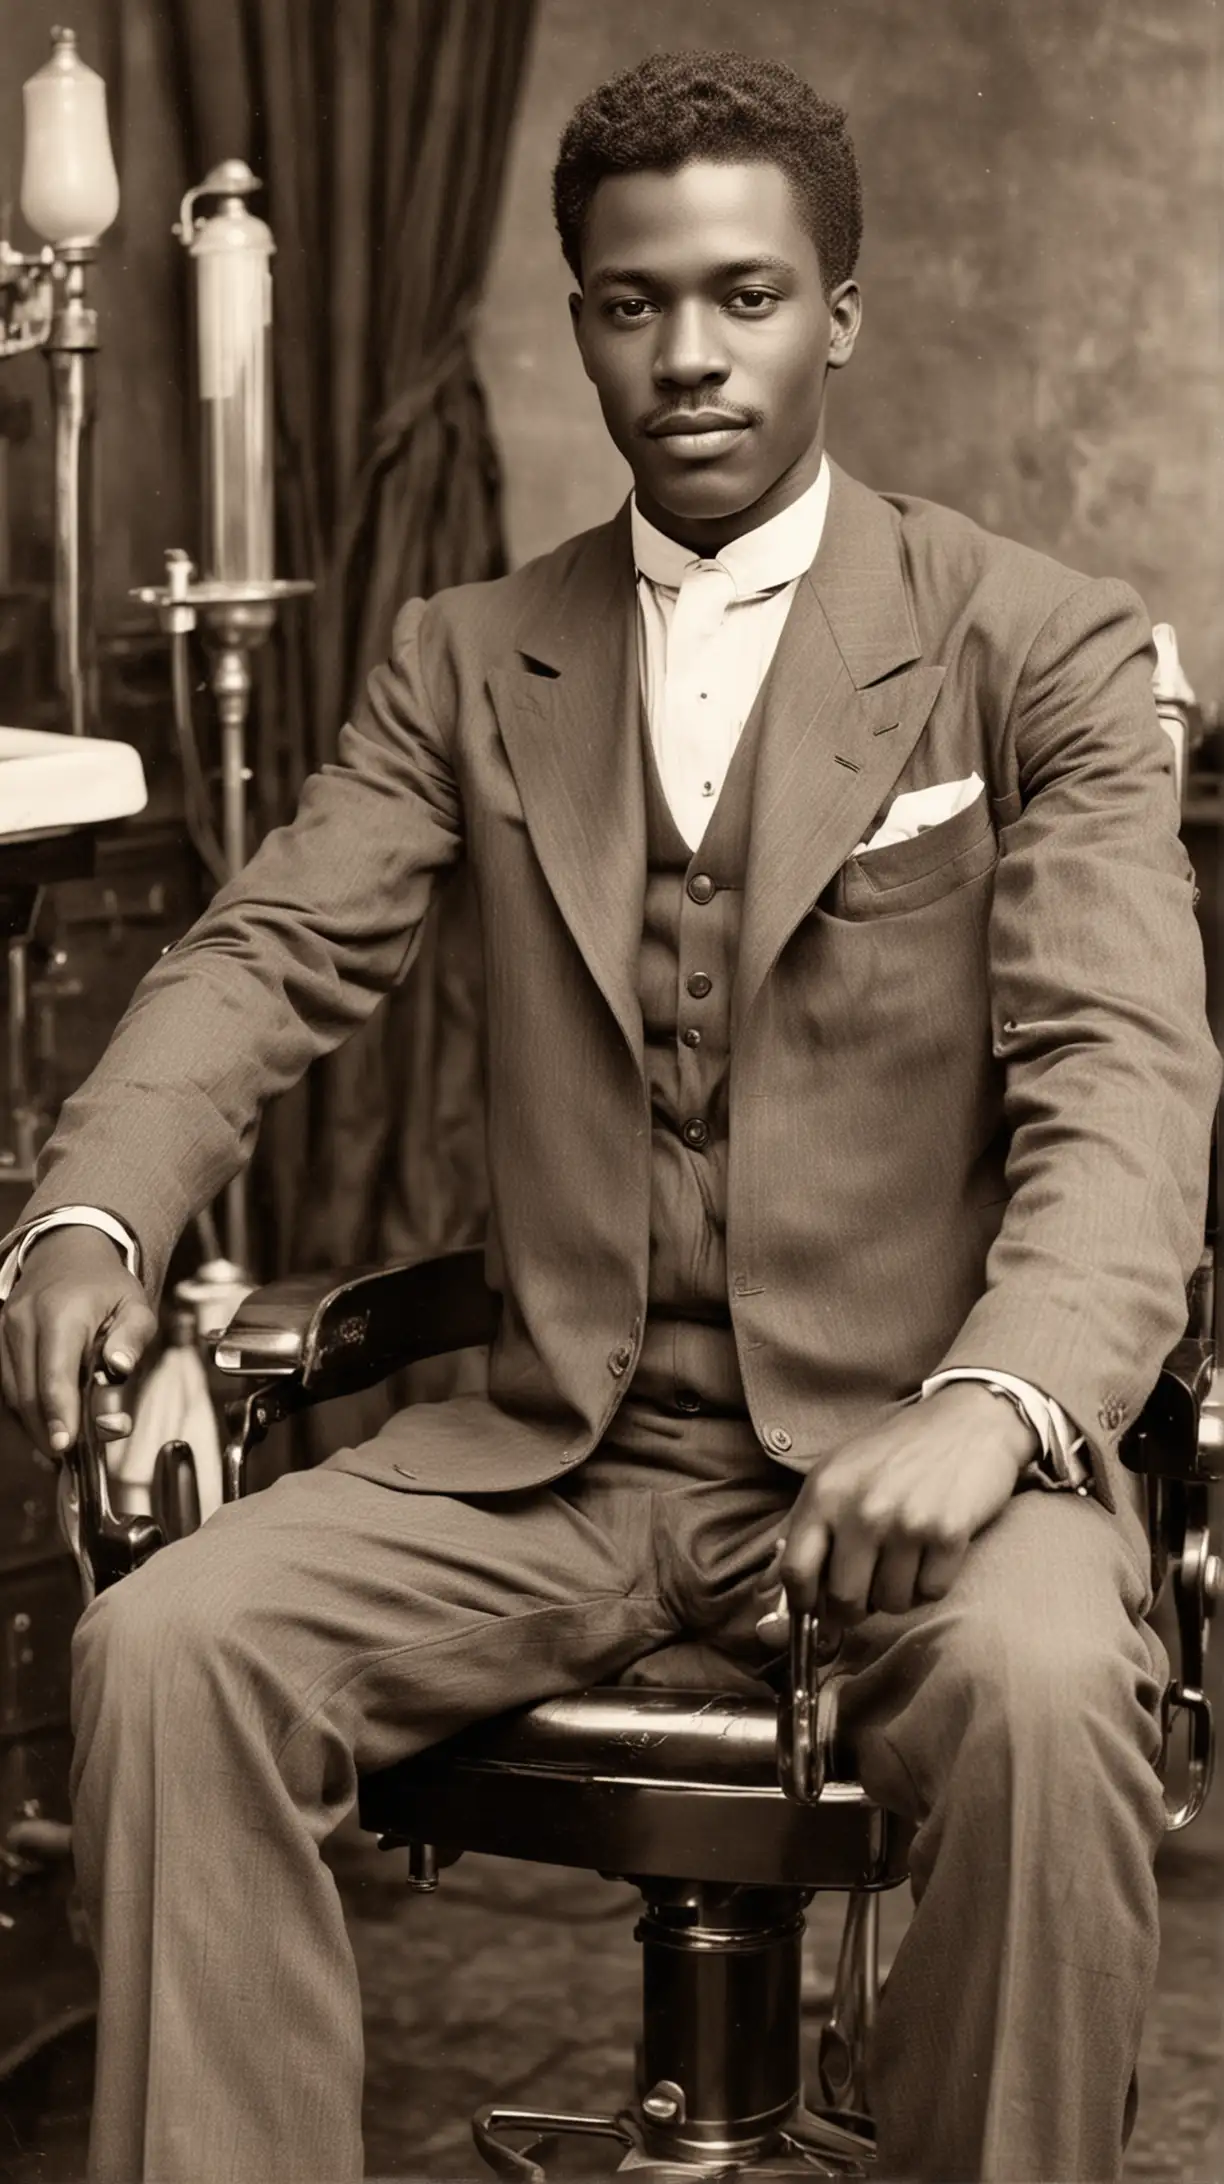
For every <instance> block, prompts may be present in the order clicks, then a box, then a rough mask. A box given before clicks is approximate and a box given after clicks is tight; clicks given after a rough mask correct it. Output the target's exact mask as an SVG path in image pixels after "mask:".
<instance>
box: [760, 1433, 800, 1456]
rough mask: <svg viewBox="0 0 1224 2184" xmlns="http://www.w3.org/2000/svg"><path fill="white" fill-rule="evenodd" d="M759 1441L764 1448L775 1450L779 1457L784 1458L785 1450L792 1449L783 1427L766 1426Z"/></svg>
mask: <svg viewBox="0 0 1224 2184" xmlns="http://www.w3.org/2000/svg"><path fill="white" fill-rule="evenodd" d="M761 1439H762V1440H763V1441H764V1443H765V1446H766V1448H772V1449H776V1450H777V1452H778V1454H779V1456H785V1454H786V1452H787V1449H788V1448H793V1447H794V1443H793V1441H792V1440H791V1437H790V1435H789V1433H788V1432H787V1430H786V1427H785V1426H766V1428H765V1431H764V1433H763V1434H762V1435H761Z"/></svg>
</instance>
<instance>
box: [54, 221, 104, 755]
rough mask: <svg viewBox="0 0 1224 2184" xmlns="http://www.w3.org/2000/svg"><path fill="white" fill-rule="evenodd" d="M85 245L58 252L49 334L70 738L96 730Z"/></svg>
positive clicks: (88, 257)
mask: <svg viewBox="0 0 1224 2184" xmlns="http://www.w3.org/2000/svg"><path fill="white" fill-rule="evenodd" d="M97 255H98V253H97V251H96V250H95V249H93V248H92V247H90V246H83V247H80V248H78V249H71V250H69V249H66V250H64V252H63V253H62V259H63V265H64V273H63V290H62V296H61V300H60V304H59V308H58V309H57V311H56V313H55V315H54V317H53V319H52V321H51V330H50V333H49V334H48V336H47V344H46V350H47V365H48V369H49V371H50V374H51V399H52V404H53V408H54V414H55V589H54V609H53V613H54V623H55V680H56V688H57V690H58V692H59V696H60V700H61V704H62V706H63V709H64V712H65V715H66V720H67V726H68V728H69V729H70V730H71V733H72V734H73V735H74V736H83V735H88V734H91V733H92V732H93V730H94V729H95V727H96V725H97V713H98V707H97V680H98V672H97V651H96V641H95V632H94V618H93V568H94V508H95V495H94V419H95V415H96V399H95V386H94V380H95V365H94V356H95V354H96V352H97V348H98V314H97V312H96V311H95V310H93V309H92V308H91V307H90V306H89V305H88V304H87V303H86V302H85V268H86V266H87V265H89V264H90V263H91V262H92V261H93V259H95V258H96V257H97Z"/></svg>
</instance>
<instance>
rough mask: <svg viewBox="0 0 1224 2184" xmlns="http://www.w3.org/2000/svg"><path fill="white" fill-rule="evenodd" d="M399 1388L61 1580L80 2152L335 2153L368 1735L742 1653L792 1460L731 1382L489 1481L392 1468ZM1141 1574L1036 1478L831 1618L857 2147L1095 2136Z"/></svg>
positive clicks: (1135, 1917)
mask: <svg viewBox="0 0 1224 2184" xmlns="http://www.w3.org/2000/svg"><path fill="white" fill-rule="evenodd" d="M393 1423H394V1426H395V1428H396V1436H397V1437H396V1438H394V1439H390V1440H389V1439H388V1438H387V1435H386V1434H384V1435H383V1436H380V1437H379V1439H377V1440H375V1441H373V1442H369V1443H366V1444H365V1445H364V1446H362V1447H360V1448H356V1449H351V1450H345V1451H342V1452H341V1453H339V1454H338V1455H336V1456H334V1457H333V1458H331V1459H330V1460H329V1461H328V1462H327V1463H325V1464H323V1465H321V1466H320V1467H319V1468H318V1469H316V1470H313V1471H308V1472H298V1473H293V1474H290V1475H289V1476H287V1477H284V1478H282V1479H280V1480H278V1481H277V1483H276V1484H275V1485H273V1486H271V1487H270V1488H269V1489H267V1491H265V1492H264V1493H262V1494H260V1495H257V1496H255V1497H253V1498H252V1499H251V1500H249V1501H246V1502H243V1503H240V1504H238V1505H237V1506H236V1507H231V1508H226V1509H222V1510H220V1511H219V1512H218V1513H217V1514H216V1515H215V1516H214V1517H213V1518H211V1519H210V1521H209V1522H208V1523H207V1524H206V1525H205V1526H204V1527H203V1529H202V1530H201V1531H200V1532H198V1533H196V1534H195V1535H194V1536H193V1537H192V1538H190V1539H187V1540H184V1541H181V1542H179V1543H178V1544H176V1545H172V1546H169V1547H167V1548H166V1549H164V1550H163V1551H162V1552H161V1553H160V1554H158V1555H157V1556H155V1557H154V1558H153V1560H152V1561H151V1562H149V1563H147V1564H146V1565H145V1566H144V1568H142V1569H141V1570H139V1571H137V1572H136V1573H135V1574H134V1575H133V1576H132V1577H130V1578H128V1579H126V1580H125V1581H124V1582H123V1583H122V1584H121V1585H119V1586H117V1587H115V1588H113V1589H111V1590H110V1591H108V1592H107V1593H105V1594H103V1595H102V1596H101V1598H99V1599H98V1600H97V1601H95V1602H94V1604H93V1605H92V1606H91V1607H90V1608H89V1609H88V1610H87V1612H86V1613H85V1615H84V1616H83V1617H82V1619H81V1622H80V1625H79V1627H78V1633H77V1639H76V1645H75V1652H74V1714H75V1727H76V1737H77V1743H76V1755H75V1765H74V1781H73V1798H74V1846H75V1850H76V1857H77V1866H78V1875H79V1882H80V1887H81V1892H82V1897H83V1900H84V1903H85V1907H86V1913H87V1916H88V1919H89V1922H90V1926H91V1931H92V1934H93V1938H94V1943H95V1946H96V1949H97V1951H98V1955H99V1960H100V1965H101V1971H102V1984H101V2007H100V2016H99V2025H98V2070H97V2084H96V2094H95V2105H94V2117H93V2133H92V2141H91V2152H90V2174H91V2176H92V2178H93V2179H94V2180H95V2184H134V2180H135V2179H138V2178H143V2179H148V2180H156V2184H343V2180H348V2179H357V2178H359V2177H360V2176H361V2174H362V2147H361V2133H360V2116H361V2097H362V2074H363V2055H362V2032H361V2006H360V1997H359V1993H358V1988H357V1982H356V1974H355V1970H354V1965H353V1960H352V1956H351V1953H350V1949H349V1945H348V1940H347V1936H346V1930H345V1923H344V1917H343V1913H342V1909H341V1905H340V1901H339V1897H338V1894H337V1890H336V1886H335V1883H334V1880H333V1877H332V1875H331V1873H330V1871H329V1869H328V1867H327V1865H326V1864H325V1862H324V1861H323V1860H322V1859H321V1857H320V1855H319V1851H320V1845H321V1844H322V1843H323V1841H324V1840H325V1838H326V1837H327V1836H328V1834H329V1833H330V1832H331V1831H332V1830H333V1829H334V1828H335V1827H336V1826H337V1824H338V1823H339V1822H340V1821H341V1820H342V1819H343V1818H344V1816H345V1815H346V1814H347V1813H348V1812H349V1811H350V1810H351V1808H352V1806H353V1803H354V1800H355V1797H356V1791H357V1778H358V1774H359V1772H361V1771H368V1770H373V1769H376V1768H380V1767H385V1766H387V1765H389V1764H390V1763H391V1762H392V1761H394V1760H397V1759H399V1758H402V1757H404V1756H405V1755H407V1754H409V1753H411V1752H414V1751H417V1750H419V1749H421V1748H422V1747H424V1746H426V1745H428V1744H430V1743H431V1742H434V1741H436V1740H438V1739H439V1738H442V1737H444V1736H447V1735H448V1734H451V1733H452V1732H454V1731H455V1730H456V1729H458V1728H459V1727H460V1726H461V1725H463V1724H464V1723H466V1722H469V1721H472V1720H474V1719H478V1718H481V1717H483V1716H486V1715H490V1714H493V1713H496V1712H498V1711H500V1710H502V1709H504V1708H507V1707H511V1706H515V1705H519V1704H522V1703H525V1702H528V1701H530V1700H533V1699H536V1698H542V1697H545V1696H548V1695H551V1694H556V1693H560V1692H563V1691H567V1690H573V1689H578V1688H581V1687H582V1686H584V1685H588V1684H591V1683H594V1682H598V1681H600V1680H608V1679H611V1678H614V1677H616V1676H617V1675H618V1674H620V1673H623V1672H624V1671H625V1670H626V1669H628V1668H629V1667H630V1665H631V1664H632V1663H634V1662H635V1661H640V1660H643V1659H644V1658H645V1657H646V1656H648V1655H649V1654H650V1653H651V1652H652V1651H654V1650H657V1649H658V1648H660V1647H661V1646H663V1645H665V1644H670V1643H672V1642H674V1641H675V1640H676V1639H677V1638H678V1637H688V1638H690V1639H692V1640H694V1641H695V1642H697V1643H698V1644H705V1643H709V1644H716V1645H717V1647H718V1648H719V1649H720V1650H722V1651H725V1652H727V1653H729V1654H730V1655H732V1656H733V1658H735V1659H736V1660H738V1661H740V1662H742V1664H743V1666H744V1668H745V1669H746V1670H748V1671H749V1672H751V1671H753V1670H756V1669H759V1668H760V1667H761V1666H763V1665H764V1656H763V1654H762V1652H761V1650H760V1644H759V1641H758V1639H757V1638H756V1635H755V1628H754V1625H755V1618H756V1615H757V1613H758V1612H759V1603H758V1600H757V1598H756V1585H757V1581H758V1579H759V1576H760V1574H761V1572H762V1570H763V1568H764V1566H765V1564H766V1563H767V1561H768V1559H769V1556H770V1553H771V1551H772V1548H773V1544H774V1541H775V1538H776V1537H777V1534H778V1531H779V1529H780V1523H779V1520H780V1519H783V1518H784V1517H785V1514H786V1511H787V1509H788V1508H789V1506H790V1504H791V1502H792V1500H793V1497H794V1494H795V1491H796V1487H797V1481H796V1479H795V1477H794V1476H793V1475H792V1474H789V1473H787V1472H785V1471H783V1470H781V1469H780V1468H778V1467H776V1466H774V1465H772V1464H771V1463H769V1461H768V1460H767V1459H766V1458H764V1457H763V1456H762V1455H761V1453H760V1451H759V1450H758V1449H756V1447H755V1445H754V1444H753V1443H752V1442H751V1441H750V1440H749V1439H748V1435H747V1429H746V1427H744V1426H742V1425H741V1424H740V1423H739V1422H738V1421H728V1420H722V1421H702V1420H686V1421H684V1422H683V1423H680V1422H678V1421H666V1420H661V1421H660V1424H659V1429H658V1432H657V1435H655V1436H654V1437H653V1439H654V1442H656V1443H657V1445H652V1437H651V1436H650V1435H649V1434H646V1435H642V1434H640V1433H639V1434H638V1435H637V1437H636V1439H635V1445H634V1446H633V1447H632V1448H631V1449H630V1448H627V1447H623V1446H618V1445H617V1444H616V1443H615V1442H611V1443H609V1442H605V1443H604V1444H603V1445H602V1447H601V1448H600V1449H599V1450H597V1451H596V1453H595V1454H594V1455H593V1456H592V1457H591V1458H589V1459H588V1461H587V1462H586V1463H585V1464H583V1465H582V1466H581V1468H580V1469H579V1470H578V1471H577V1472H576V1473H573V1474H570V1475H568V1476H567V1477H566V1478H564V1479H563V1480H561V1481H558V1482H556V1483H554V1484H553V1485H551V1486H547V1487H543V1488H533V1489H530V1490H528V1491H525V1492H521V1493H507V1494H502V1495H496V1496H492V1495H486V1496H479V1497H471V1496H465V1497H451V1496H446V1495H438V1494H421V1493H416V1492H413V1491H411V1490H409V1489H407V1488H406V1486H405V1482H404V1479H403V1477H402V1475H401V1474H400V1473H397V1472H395V1471H394V1470H393V1469H392V1468H391V1452H392V1451H393V1452H394V1454H395V1455H397V1456H402V1454H403V1448H404V1430H405V1426H406V1423H407V1421H406V1419H405V1418H404V1417H401V1418H400V1419H399V1420H397V1421H394V1422H393ZM1145 1591H1146V1588H1145V1581H1144V1575H1143V1571H1142V1568H1141V1566H1140V1558H1139V1556H1138V1554H1137V1552H1136V1547H1135V1541H1134V1539H1133V1538H1132V1537H1130V1536H1128V1533H1127V1527H1126V1524H1125V1523H1124V1522H1123V1520H1121V1519H1118V1518H1111V1517H1110V1516H1109V1515H1107V1513H1106V1512H1105V1511H1104V1510H1103V1509H1102V1508H1101V1507H1100V1506H1098V1505H1097V1504H1095V1503H1093V1502H1089V1501H1085V1500H1082V1499H1080V1498H1078V1497H1074V1496H1070V1497H1068V1496H1063V1495H1055V1494H1047V1493H1042V1492H1037V1491H1026V1492H1022V1493H1018V1494H1017V1495H1016V1496H1015V1498H1014V1499H1013V1500H1012V1501H1011V1502H1010V1503H1009V1504H1008V1506H1007V1507H1006V1509H1005V1510H1004V1511H1003V1512H1002V1514H1001V1516H1000V1517H999V1518H998V1519H997V1520H996V1522H995V1523H994V1524H993V1525H991V1526H990V1527H989V1528H988V1529H987V1530H986V1531H985V1532H984V1533H983V1534H981V1535H980V1536H979V1538H978V1539H977V1541H976V1542H975V1543H974V1545H973V1547H972V1549H971V1551H970V1554H969V1557H968V1560H967V1562H966V1564H965V1566H964V1568H963V1570H962V1572H961V1574H960V1576H959V1577H958V1579H957V1582H956V1584H955V1586H954V1588H953V1590H952V1592H951V1593H950V1594H949V1596H948V1597H947V1598H946V1599H944V1600H943V1601H941V1602H938V1603H935V1604H928V1605H926V1606H924V1607H922V1608H919V1609H915V1610H912V1611H911V1612H910V1613H908V1614H906V1615H901V1616H884V1615H880V1614H876V1615H872V1616H870V1617H869V1618H868V1620H867V1621H866V1622H865V1623H864V1624H862V1625H860V1626H859V1628H858V1629H857V1631H856V1632H855V1633H854V1634H853V1637H852V1639H850V1640H848V1641H847V1643H846V1646H845V1648H844V1650H843V1666H844V1667H845V1669H846V1671H847V1674H846V1681H845V1685H844V1689H843V1706H844V1710H845V1717H846V1720H847V1722H848V1724H849V1726H850V1728H851V1733H852V1736H853V1739H854V1743H855V1746H856V1750H857V1755H858V1763H859V1768H860V1772H861V1776H862V1779H863V1781H864V1783H865V1785H866V1787H867V1788H868V1790H869V1791H870V1792H871V1794H872V1795H873V1796H874V1797H876V1798H877V1799H878V1800H879V1801H880V1802H882V1803H883V1804H885V1805H887V1806H890V1807H892V1808H894V1809H896V1810H897V1811H899V1812H902V1813H904V1814H907V1815H909V1816H910V1817H912V1818H913V1819H914V1820H915V1821H916V1822H917V1834H916V1837H915V1843H914V1857H913V1894H914V1898H915V1903H916V1908H915V1912H914V1916H913V1919H912V1922H911V1924H910V1927H909V1930H908V1932H907V1935H906V1938H905V1940H904V1942H903V1944H902V1947H901V1950H900V1953H899V1955H898V1957H897V1959H896V1962H895V1964H894V1966H893V1969H892V1971H891V1973H890V1976H889V1979H888V1982H887V1987H886V1992H885V1995H884V2000H883V2005H882V2010H881V2015H880V2019H879V2024H878V2033H877V2037H876V2041H875V2044H874V2054H873V2060H872V2105H873V2109H874V2112H875V2115H876V2119H877V2126H878V2132H879V2148H880V2164H881V2169H882V2173H883V2174H884V2175H885V2176H887V2177H890V2178H902V2177H904V2178H920V2179H931V2180H935V2179H938V2180H940V2184H953V2180H957V2179H969V2178H980V2179H992V2180H993V2179H1010V2178H1014V2179H1026V2180H1033V2179H1041V2180H1048V2184H1056V2180H1063V2179H1066V2180H1068V2184H1071V2180H1074V2184H1091V2180H1094V2179H1107V2178H1112V2177H1115V2176H1116V2175H1117V2174H1118V2171H1119V2168H1120V2164H1121V2158H1122V2148H1123V2138H1124V2129H1125V2121H1124V2119H1125V2114H1126V2110H1127V2101H1128V2088H1129V2086H1130V2082H1131V2077H1132V2072H1133V2068H1134V2063H1135V2057H1136V2052H1137V2048H1138V2042H1139V2033H1140V2027H1141V2023H1142V2018H1143V2012H1144V2008H1145V2004H1146V2001H1147V1998H1148V1993H1149V1989H1150V1985H1151V1981H1152V1977H1153V1973H1154V1969H1155V1958H1156V1948H1157V1921H1156V1897H1155V1887H1154V1880H1153V1871H1152V1865H1153V1856H1154V1851H1155V1846H1156V1844H1157V1842H1158V1840H1159V1838H1160V1834H1161V1825H1162V1815H1161V1802H1160V1793H1159V1785H1158V1782H1157V1778H1156V1774H1155V1771H1154V1761H1155V1759H1156V1757H1157V1754H1158V1745H1159V1737H1158V1730H1157V1718H1158V1708H1159V1693H1160V1686H1161V1677H1160V1672H1159V1671H1160V1649H1159V1646H1158V1644H1157V1642H1156V1641H1155V1639H1154V1638H1152V1637H1151V1636H1150V1635H1149V1633H1148V1631H1147V1629H1146V1626H1145V1625H1144V1624H1143V1621H1142V1615H1143V1610H1144V1607H1145V1604H1146V1601H1145ZM405 2158H406V2162H407V2164H408V2169H409V2173H411V2149H410V2148H406V2149H405Z"/></svg>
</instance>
